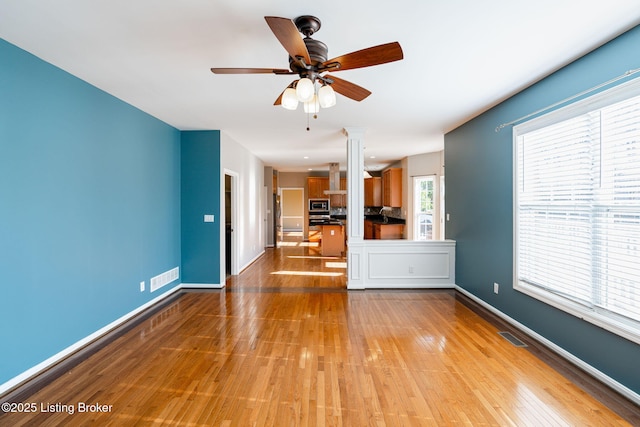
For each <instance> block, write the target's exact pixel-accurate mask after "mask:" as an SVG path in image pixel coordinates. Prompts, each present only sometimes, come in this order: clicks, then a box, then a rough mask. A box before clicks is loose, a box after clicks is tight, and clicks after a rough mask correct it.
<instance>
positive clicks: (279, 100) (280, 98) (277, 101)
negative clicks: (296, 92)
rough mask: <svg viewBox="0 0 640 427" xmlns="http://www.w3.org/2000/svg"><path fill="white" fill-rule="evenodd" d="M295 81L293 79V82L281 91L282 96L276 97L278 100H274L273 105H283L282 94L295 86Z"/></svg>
mask: <svg viewBox="0 0 640 427" xmlns="http://www.w3.org/2000/svg"><path fill="white" fill-rule="evenodd" d="M295 82H296V80H294V81H292V82H291V83H289V86H287V87H285V88H284V90H283V91H282V92H281V93H280V96H279V97H278V99H276V102H274V103H273V105H281V104H282V95H284V91H285V90H287V89H289V88H290V87H293V84H294V83H295Z"/></svg>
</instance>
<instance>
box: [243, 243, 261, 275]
mask: <svg viewBox="0 0 640 427" xmlns="http://www.w3.org/2000/svg"><path fill="white" fill-rule="evenodd" d="M264 254H265V250H264V249H263V250H262V251H261V252H260V253H258V254H257V255H256V256H255V257H253V259H251V260H249V262H247V263H246V264H245V265H243V266H242V267H240V271H239V273H238V274H240V273H242V272H243V271H244V270H246V269H247V267H249V266H250V265H251V264H253V263H254V262H256V261H257V260H258V258H260V257H261V256H262V255H264Z"/></svg>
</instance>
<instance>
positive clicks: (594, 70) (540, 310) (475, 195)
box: [445, 27, 640, 393]
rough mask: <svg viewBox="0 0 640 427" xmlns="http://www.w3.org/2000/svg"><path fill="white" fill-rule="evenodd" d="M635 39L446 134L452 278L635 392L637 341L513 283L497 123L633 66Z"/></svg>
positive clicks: (506, 154) (508, 165)
mask: <svg viewBox="0 0 640 427" xmlns="http://www.w3.org/2000/svg"><path fill="white" fill-rule="evenodd" d="M639 47H640V27H636V28H634V29H632V30H631V31H629V32H627V33H625V34H623V35H622V36H620V37H618V38H617V39H615V40H613V41H612V42H610V43H608V44H606V45H604V46H602V47H601V48H599V49H597V50H595V51H594V52H592V53H590V54H589V55H586V56H585V57H583V58H581V59H579V60H578V61H575V62H574V63H572V64H570V65H568V66H567V67H565V68H563V69H561V70H560V71H558V72H556V73H554V74H553V75H551V76H549V77H548V78H546V79H544V80H542V81H540V82H538V83H537V84H535V85H533V86H531V87H530V88H528V89H526V90H524V91H523V92H521V93H519V94H517V95H516V96H514V97H512V98H510V99H508V100H507V101H505V102H503V103H501V104H500V105H498V106H496V107H494V108H492V109H491V110H489V111H487V112H486V113H484V114H482V115H481V116H479V117H477V118H475V119H473V120H471V121H469V122H467V123H466V124H464V125H462V126H460V127H459V128H457V129H455V130H453V131H452V132H450V133H448V134H447V135H445V168H446V180H447V196H446V210H447V212H448V213H450V216H451V220H450V222H448V223H447V231H446V234H447V238H450V239H454V240H456V241H457V244H456V283H457V284H458V285H459V286H461V287H462V288H464V289H465V290H467V291H469V292H470V293H472V294H474V295H475V296H477V297H479V298H481V299H482V300H484V301H486V302H487V303H489V304H491V305H492V306H494V307H496V308H497V309H498V310H500V311H502V312H504V313H505V314H507V315H508V316H510V317H512V318H513V319H515V320H517V321H519V322H520V323H522V324H524V325H526V326H527V327H529V328H531V329H532V330H534V331H536V332H537V333H539V334H541V335H543V336H544V337H546V338H547V339H549V340H550V341H552V342H554V343H556V344H557V345H559V346H560V347H563V348H564V349H566V350H568V351H569V352H571V353H572V354H574V355H576V356H577V357H579V358H580V359H582V360H584V361H585V362H587V363H589V364H590V365H592V366H594V367H596V368H597V369H599V370H600V371H602V372H604V373H605V374H607V375H609V376H610V377H612V378H614V379H616V380H617V381H618V382H620V383H622V384H624V385H625V386H627V387H628V388H630V389H631V390H633V391H635V392H636V393H640V369H637V364H638V360H640V346H638V345H637V344H634V343H632V342H630V341H627V340H626V339H624V338H620V337H618V336H616V335H614V334H611V333H609V332H606V331H604V330H603V329H600V328H599V327H596V326H594V325H592V324H590V323H587V322H584V321H582V320H580V319H578V318H576V317H573V316H571V315H568V314H566V313H564V312H562V311H559V310H557V309H555V308H552V307H550V306H548V305H546V304H544V303H541V302H538V301H537V300H535V299H533V298H530V297H528V296H527V295H524V294H522V293H520V292H518V291H515V290H513V288H512V282H513V255H512V253H513V212H512V209H513V207H512V203H513V195H512V193H513V185H512V181H513V178H512V167H513V164H512V163H513V161H512V156H513V150H512V133H511V127H507V128H505V129H503V130H502V131H500V132H498V133H496V131H495V128H496V127H497V126H499V125H501V124H502V123H506V122H510V121H511V120H514V119H517V118H518V117H522V116H524V115H526V114H529V113H531V112H533V111H536V110H538V109H541V108H544V107H545V106H547V105H551V104H553V103H555V102H557V101H560V100H562V99H565V98H567V97H569V96H572V95H574V94H576V93H580V92H582V91H584V90H586V89H588V88H591V87H594V86H596V85H598V84H600V83H602V82H605V81H608V80H610V79H612V78H614V77H616V76H618V75H621V74H623V73H624V72H626V71H628V70H631V69H635V68H638V67H639V66H640V62H639V61H638V58H639V57H638V52H639V51H640V50H639ZM523 54H526V52H523ZM516 56H517V55H516ZM514 60H517V59H515V57H514ZM493 282H498V283H499V284H501V286H500V293H499V294H497V295H496V294H494V293H493Z"/></svg>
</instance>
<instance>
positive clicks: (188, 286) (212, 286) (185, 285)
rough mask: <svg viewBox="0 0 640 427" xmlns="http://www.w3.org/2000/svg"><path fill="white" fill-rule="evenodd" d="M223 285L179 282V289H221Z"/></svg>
mask: <svg viewBox="0 0 640 427" xmlns="http://www.w3.org/2000/svg"><path fill="white" fill-rule="evenodd" d="M224 286H225V285H224V284H222V285H221V284H220V283H181V284H180V289H222V288H224Z"/></svg>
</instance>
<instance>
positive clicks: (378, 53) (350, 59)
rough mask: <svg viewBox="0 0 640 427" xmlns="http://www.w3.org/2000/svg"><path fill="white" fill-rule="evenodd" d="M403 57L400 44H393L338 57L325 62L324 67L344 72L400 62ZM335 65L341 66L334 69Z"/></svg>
mask: <svg viewBox="0 0 640 427" xmlns="http://www.w3.org/2000/svg"><path fill="white" fill-rule="evenodd" d="M403 57H404V56H403V54H402V48H401V47H400V43H398V42H392V43H386V44H381V45H378V46H373V47H369V48H367V49H362V50H358V51H356V52H351V53H347V54H346V55H342V56H338V57H337V58H333V59H330V60H328V61H325V62H324V63H323V64H322V66H323V67H326V68H328V69H329V70H331V71H343V70H352V69H354V68H362V67H370V66H372V65H380V64H386V63H387V62H393V61H399V60H401V59H402V58H403ZM335 63H339V64H340V66H339V67H337V68H333V67H332V65H333V64H335Z"/></svg>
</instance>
